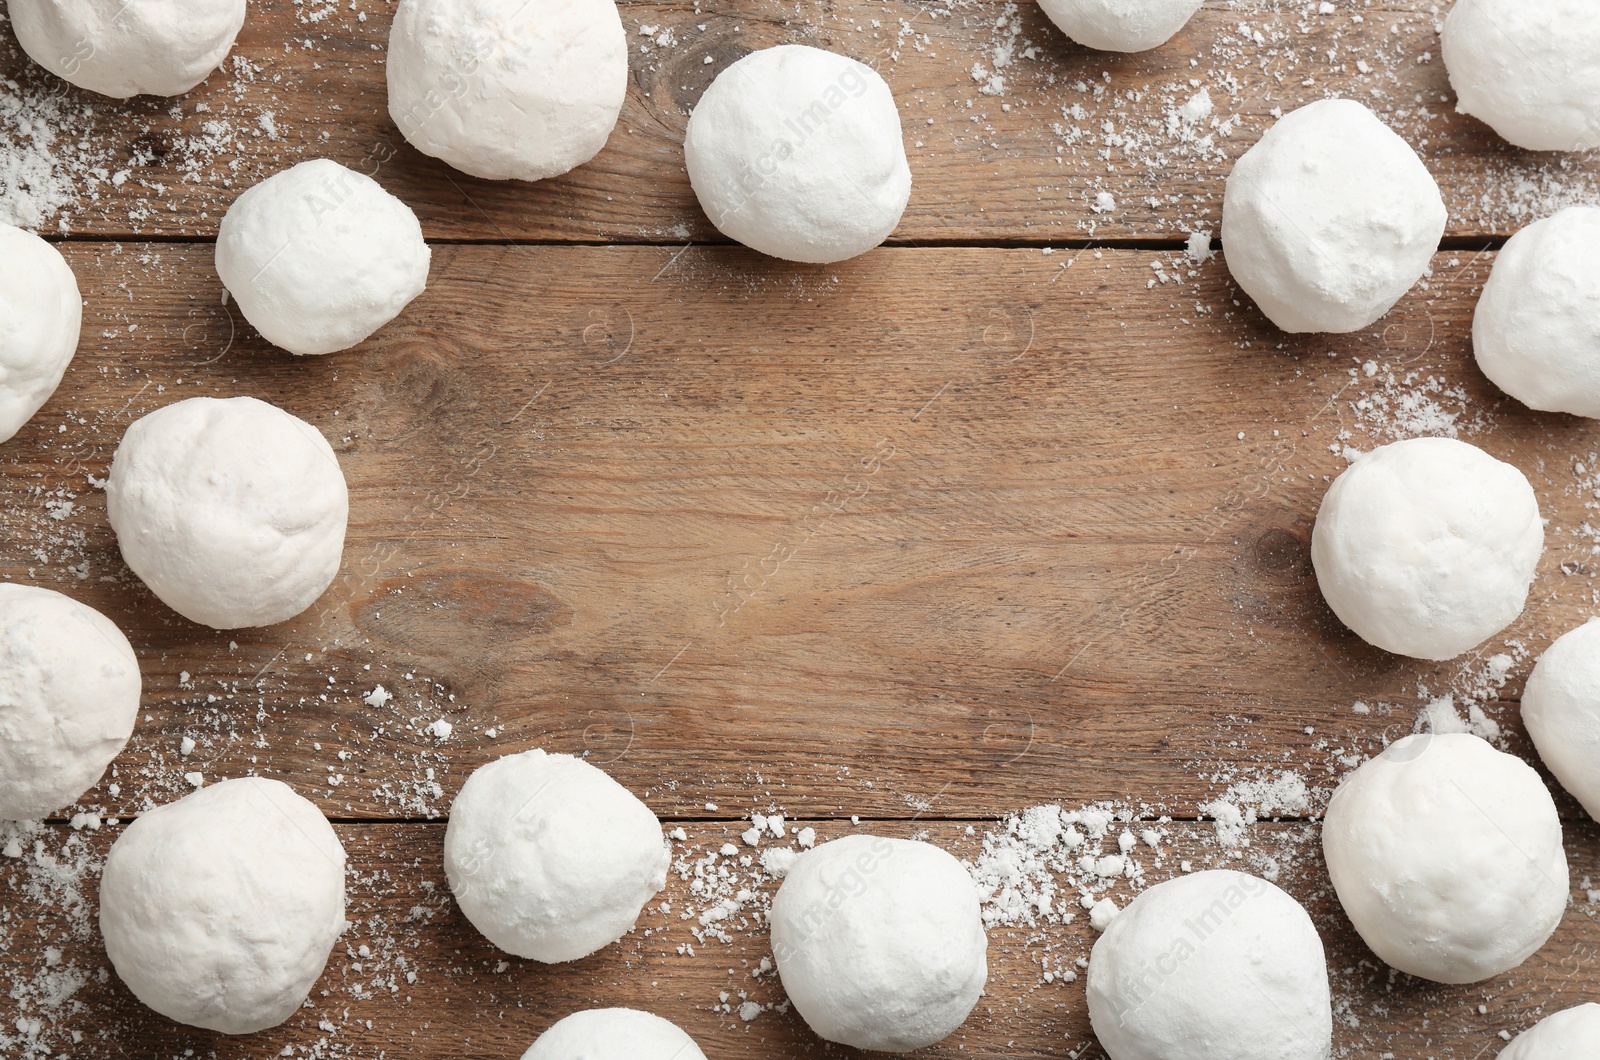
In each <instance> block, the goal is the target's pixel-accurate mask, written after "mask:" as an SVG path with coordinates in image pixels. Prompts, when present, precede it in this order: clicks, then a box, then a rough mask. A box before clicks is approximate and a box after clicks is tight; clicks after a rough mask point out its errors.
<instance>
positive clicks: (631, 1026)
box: [522, 1008, 705, 1060]
mask: <svg viewBox="0 0 1600 1060" xmlns="http://www.w3.org/2000/svg"><path fill="white" fill-rule="evenodd" d="M597 1057H618V1058H625V1060H705V1053H702V1052H701V1051H700V1047H699V1046H698V1045H696V1044H695V1041H694V1039H693V1038H691V1037H689V1036H688V1035H687V1034H685V1033H684V1032H683V1030H682V1029H681V1028H679V1027H678V1025H677V1024H675V1023H671V1022H668V1021H667V1020H664V1019H662V1018H661V1017H660V1016H656V1015H652V1014H651V1013H649V1012H640V1011H639V1010H638V1009H631V1008H592V1009H588V1010H586V1011H583V1012H574V1013H573V1014H572V1015H570V1016H568V1017H567V1018H566V1019H564V1020H561V1021H560V1022H558V1023H556V1024H555V1025H554V1026H553V1027H551V1028H550V1029H549V1030H547V1031H545V1032H544V1033H543V1034H541V1035H539V1038H538V1040H537V1041H535V1042H534V1043H533V1044H532V1045H531V1046H529V1047H528V1051H527V1052H525V1053H523V1054H522V1060H594V1058H597Z"/></svg>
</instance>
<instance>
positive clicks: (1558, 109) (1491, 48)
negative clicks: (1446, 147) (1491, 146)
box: [1441, 0, 1600, 151]
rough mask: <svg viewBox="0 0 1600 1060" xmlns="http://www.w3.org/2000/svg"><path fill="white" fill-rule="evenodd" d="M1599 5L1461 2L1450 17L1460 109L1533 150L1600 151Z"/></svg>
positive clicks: (1574, 0)
mask: <svg viewBox="0 0 1600 1060" xmlns="http://www.w3.org/2000/svg"><path fill="white" fill-rule="evenodd" d="M1596 16H1597V12H1596V11H1595V6H1594V2H1593V0H1460V2H1459V3H1457V4H1456V5H1455V6H1454V7H1453V8H1451V9H1450V13H1449V14H1448V15H1446V16H1445V20H1444V30H1443V32H1442V34H1441V36H1442V38H1443V39H1442V41H1441V44H1442V48H1441V51H1442V52H1443V53H1444V65H1445V68H1446V69H1447V70H1448V71H1449V73H1450V85H1451V87H1452V88H1454V89H1455V90H1456V109H1457V110H1459V111H1461V113H1463V114H1470V115H1472V116H1473V117H1475V118H1479V119H1481V120H1483V121H1484V122H1486V123H1487V124H1488V125H1489V126H1490V127H1491V128H1493V129H1494V131H1495V132H1497V133H1499V134H1500V135H1501V136H1502V137H1504V138H1505V139H1507V140H1509V141H1510V142H1511V143H1514V144H1516V145H1517V146H1518V147H1525V148H1527V149H1528V150H1530V151H1587V150H1590V149H1591V148H1595V147H1600V17H1596Z"/></svg>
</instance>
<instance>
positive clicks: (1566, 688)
mask: <svg viewBox="0 0 1600 1060" xmlns="http://www.w3.org/2000/svg"><path fill="white" fill-rule="evenodd" d="M1522 720H1523V722H1524V724H1526V725H1527V726H1528V735H1529V736H1531V737H1532V738H1533V745H1534V747H1536V748H1538V750H1539V757H1540V758H1542V759H1544V764H1545V765H1546V766H1548V767H1549V769H1550V772H1552V773H1554V774H1555V777H1556V779H1557V780H1559V781H1560V782H1561V786H1562V787H1564V788H1566V789H1567V790H1568V791H1570V792H1571V793H1572V795H1573V797H1574V798H1576V799H1577V800H1578V801H1579V802H1581V803H1583V808H1584V809H1585V810H1587V811H1589V816H1590V817H1593V818H1595V820H1600V619H1596V618H1591V619H1590V620H1589V621H1587V622H1585V623H1584V624H1583V625H1581V626H1579V627H1578V628H1577V629H1574V630H1571V631H1570V632H1568V633H1566V634H1564V635H1563V636H1561V637H1560V638H1558V639H1557V640H1556V642H1555V643H1554V644H1552V645H1550V647H1549V648H1547V649H1546V650H1545V653H1544V654H1543V655H1541V656H1540V657H1539V661H1538V662H1537V663H1535V664H1534V666H1533V673H1531V674H1529V675H1528V683H1527V685H1526V686H1525V687H1524V688H1523V690H1522Z"/></svg>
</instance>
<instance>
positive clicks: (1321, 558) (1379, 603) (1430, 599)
mask: <svg viewBox="0 0 1600 1060" xmlns="http://www.w3.org/2000/svg"><path fill="white" fill-rule="evenodd" d="M1543 550H1544V525H1543V523H1542V522H1541V521H1540V518H1539V504H1538V501H1536V500H1535V499H1534V495H1533V487H1532V486H1530V485H1528V480H1527V479H1526V478H1524V477H1523V474H1522V472H1521V471H1518V470H1517V469H1516V468H1514V467H1512V466H1511V465H1510V464H1503V463H1501V462H1500V461H1498V460H1496V459H1495V458H1494V457H1492V456H1490V455H1489V454H1488V453H1485V452H1484V451H1483V450H1481V449H1479V448H1478V447H1476V446H1473V445H1468V444H1467V443H1466V442H1458V441H1455V440H1453V439H1450V438H1411V439H1408V440H1406V441H1403V442H1395V443H1394V444H1392V445H1385V446H1381V447H1379V448H1377V449H1374V450H1373V451H1372V452H1370V453H1367V454H1366V455H1364V456H1362V457H1361V458H1360V459H1358V460H1357V461H1356V462H1355V463H1354V464H1352V465H1350V467H1348V468H1347V469H1345V471H1344V473H1343V474H1341V475H1340V476H1339V477H1338V478H1337V479H1335V480H1334V483H1333V486H1332V487H1331V488H1330V489H1329V490H1328V494H1327V496H1326V497H1324V498H1323V501H1322V508H1321V510H1320V511H1318V512H1317V522H1316V526H1315V527H1314V528H1313V529H1312V533H1311V562H1312V565H1313V566H1314V567H1315V568H1316V572H1317V584H1318V585H1319V586H1320V587H1321V589H1322V595H1323V597H1324V598H1325V599H1326V600H1327V601H1328V606H1329V607H1331V608H1333V612H1334V614H1336V615H1338V616H1339V620H1340V621H1341V622H1343V623H1344V624H1345V625H1347V626H1349V627H1350V628H1351V629H1352V630H1354V631H1355V632H1356V633H1357V634H1359V635H1360V636H1361V638H1362V639H1364V640H1366V641H1367V642H1368V643H1370V644H1376V645H1377V646H1378V647H1380V648H1382V649H1384V650H1385V651H1392V652H1395V653H1397V654H1399V655H1409V656H1412V657H1413V658H1417V659H1452V658H1454V657H1455V656H1457V655H1460V654H1461V653H1462V652H1465V651H1468V650H1470V649H1472V648H1474V647H1476V646H1477V645H1479V644H1481V643H1483V642H1484V641H1485V640H1487V639H1488V638H1490V637H1492V636H1493V635H1494V634H1496V633H1498V632H1500V630H1502V629H1504V628H1505V627H1506V626H1508V625H1510V624H1511V623H1512V622H1513V621H1515V620H1516V617H1517V616H1518V615H1520V614H1521V613H1522V605H1523V603H1524V602H1525V601H1526V600H1527V598H1528V586H1529V585H1531V584H1532V582H1533V576H1534V568H1535V567H1536V566H1537V565H1538V562H1539V553H1540V552H1542V551H1543Z"/></svg>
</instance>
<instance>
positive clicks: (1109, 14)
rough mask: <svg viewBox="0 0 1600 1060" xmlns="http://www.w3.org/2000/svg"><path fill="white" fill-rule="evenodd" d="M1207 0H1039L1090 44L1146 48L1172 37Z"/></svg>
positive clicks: (1107, 47)
mask: <svg viewBox="0 0 1600 1060" xmlns="http://www.w3.org/2000/svg"><path fill="white" fill-rule="evenodd" d="M1202 3H1204V0H1039V6H1040V7H1042V8H1044V13H1045V14H1046V15H1048V16H1050V21H1051V22H1054V23H1055V24H1056V27H1057V28H1058V29H1060V30H1061V32H1062V33H1065V34H1066V35H1067V36H1069V37H1071V38H1072V39H1073V40H1075V41H1077V42H1078V43H1079V44H1082V45H1083V46H1085V47H1087V48H1098V49H1099V50H1100V51H1103V52H1143V51H1149V50H1150V49H1151V48H1159V47H1160V46H1161V45H1163V44H1165V43H1167V41H1168V40H1170V39H1172V36H1173V35H1174V34H1175V33H1177V32H1178V31H1179V30H1180V29H1182V28H1183V27H1184V25H1185V24H1186V23H1187V22H1188V21H1189V19H1190V17H1192V16H1193V15H1194V13H1195V12H1196V11H1198V10H1200V5H1201V4H1202Z"/></svg>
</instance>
